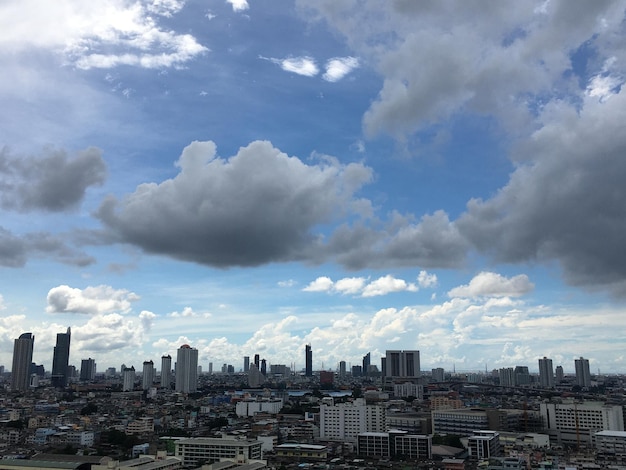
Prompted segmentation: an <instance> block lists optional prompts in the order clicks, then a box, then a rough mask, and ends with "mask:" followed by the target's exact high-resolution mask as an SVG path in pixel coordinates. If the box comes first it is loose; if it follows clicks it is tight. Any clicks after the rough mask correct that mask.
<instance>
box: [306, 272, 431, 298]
mask: <svg viewBox="0 0 626 470" xmlns="http://www.w3.org/2000/svg"><path fill="white" fill-rule="evenodd" d="M423 272H424V273H425V271H423ZM426 276H427V274H426ZM435 279H436V278H435ZM302 290H303V291H304V292H329V293H339V294H343V295H359V296H361V297H375V296H379V295H387V294H390V293H393V292H404V291H408V292H417V291H418V286H417V285H416V284H415V283H412V282H407V281H405V280H404V279H398V278H396V277H394V276H392V275H390V274H387V275H386V276H382V277H379V278H378V279H375V280H373V281H371V282H370V281H369V280H368V279H367V278H365V277H345V278H342V279H339V280H338V281H336V282H334V281H333V280H332V279H331V278H329V277H327V276H321V277H318V278H317V279H315V280H314V281H311V282H310V283H309V285H307V286H306V287H305V288H304V289H302Z"/></svg>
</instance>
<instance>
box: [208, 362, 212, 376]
mask: <svg viewBox="0 0 626 470" xmlns="http://www.w3.org/2000/svg"><path fill="white" fill-rule="evenodd" d="M212 374H213V363H212V362H209V375H212Z"/></svg>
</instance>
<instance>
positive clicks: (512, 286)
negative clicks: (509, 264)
mask: <svg viewBox="0 0 626 470" xmlns="http://www.w3.org/2000/svg"><path fill="white" fill-rule="evenodd" d="M534 287H535V286H534V284H533V283H532V282H530V280H529V279H528V276H526V274H519V275H517V276H513V277H511V278H506V277H504V276H502V275H501V274H498V273H493V272H486V271H483V272H481V273H478V274H477V275H476V276H474V277H473V278H472V280H471V281H470V283H469V284H467V285H464V286H459V287H455V288H454V289H451V290H450V291H449V292H448V296H449V297H518V296H520V295H524V294H528V293H529V292H531V291H532V290H533V289H534Z"/></svg>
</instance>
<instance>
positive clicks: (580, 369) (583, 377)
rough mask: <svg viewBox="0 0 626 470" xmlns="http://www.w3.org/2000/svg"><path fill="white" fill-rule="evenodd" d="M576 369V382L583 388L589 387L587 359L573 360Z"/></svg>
mask: <svg viewBox="0 0 626 470" xmlns="http://www.w3.org/2000/svg"><path fill="white" fill-rule="evenodd" d="M574 367H575V369H576V384H577V385H580V386H581V387H583V388H589V387H591V373H590V372H589V359H584V358H582V357H581V358H579V359H575V360H574Z"/></svg>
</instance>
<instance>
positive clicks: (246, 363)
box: [243, 356, 250, 374]
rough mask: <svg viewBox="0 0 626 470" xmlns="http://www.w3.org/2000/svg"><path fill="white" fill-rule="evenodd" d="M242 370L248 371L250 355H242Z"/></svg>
mask: <svg viewBox="0 0 626 470" xmlns="http://www.w3.org/2000/svg"><path fill="white" fill-rule="evenodd" d="M243 371H244V372H245V373H246V374H247V373H248V372H249V371H250V356H244V357H243Z"/></svg>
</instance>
